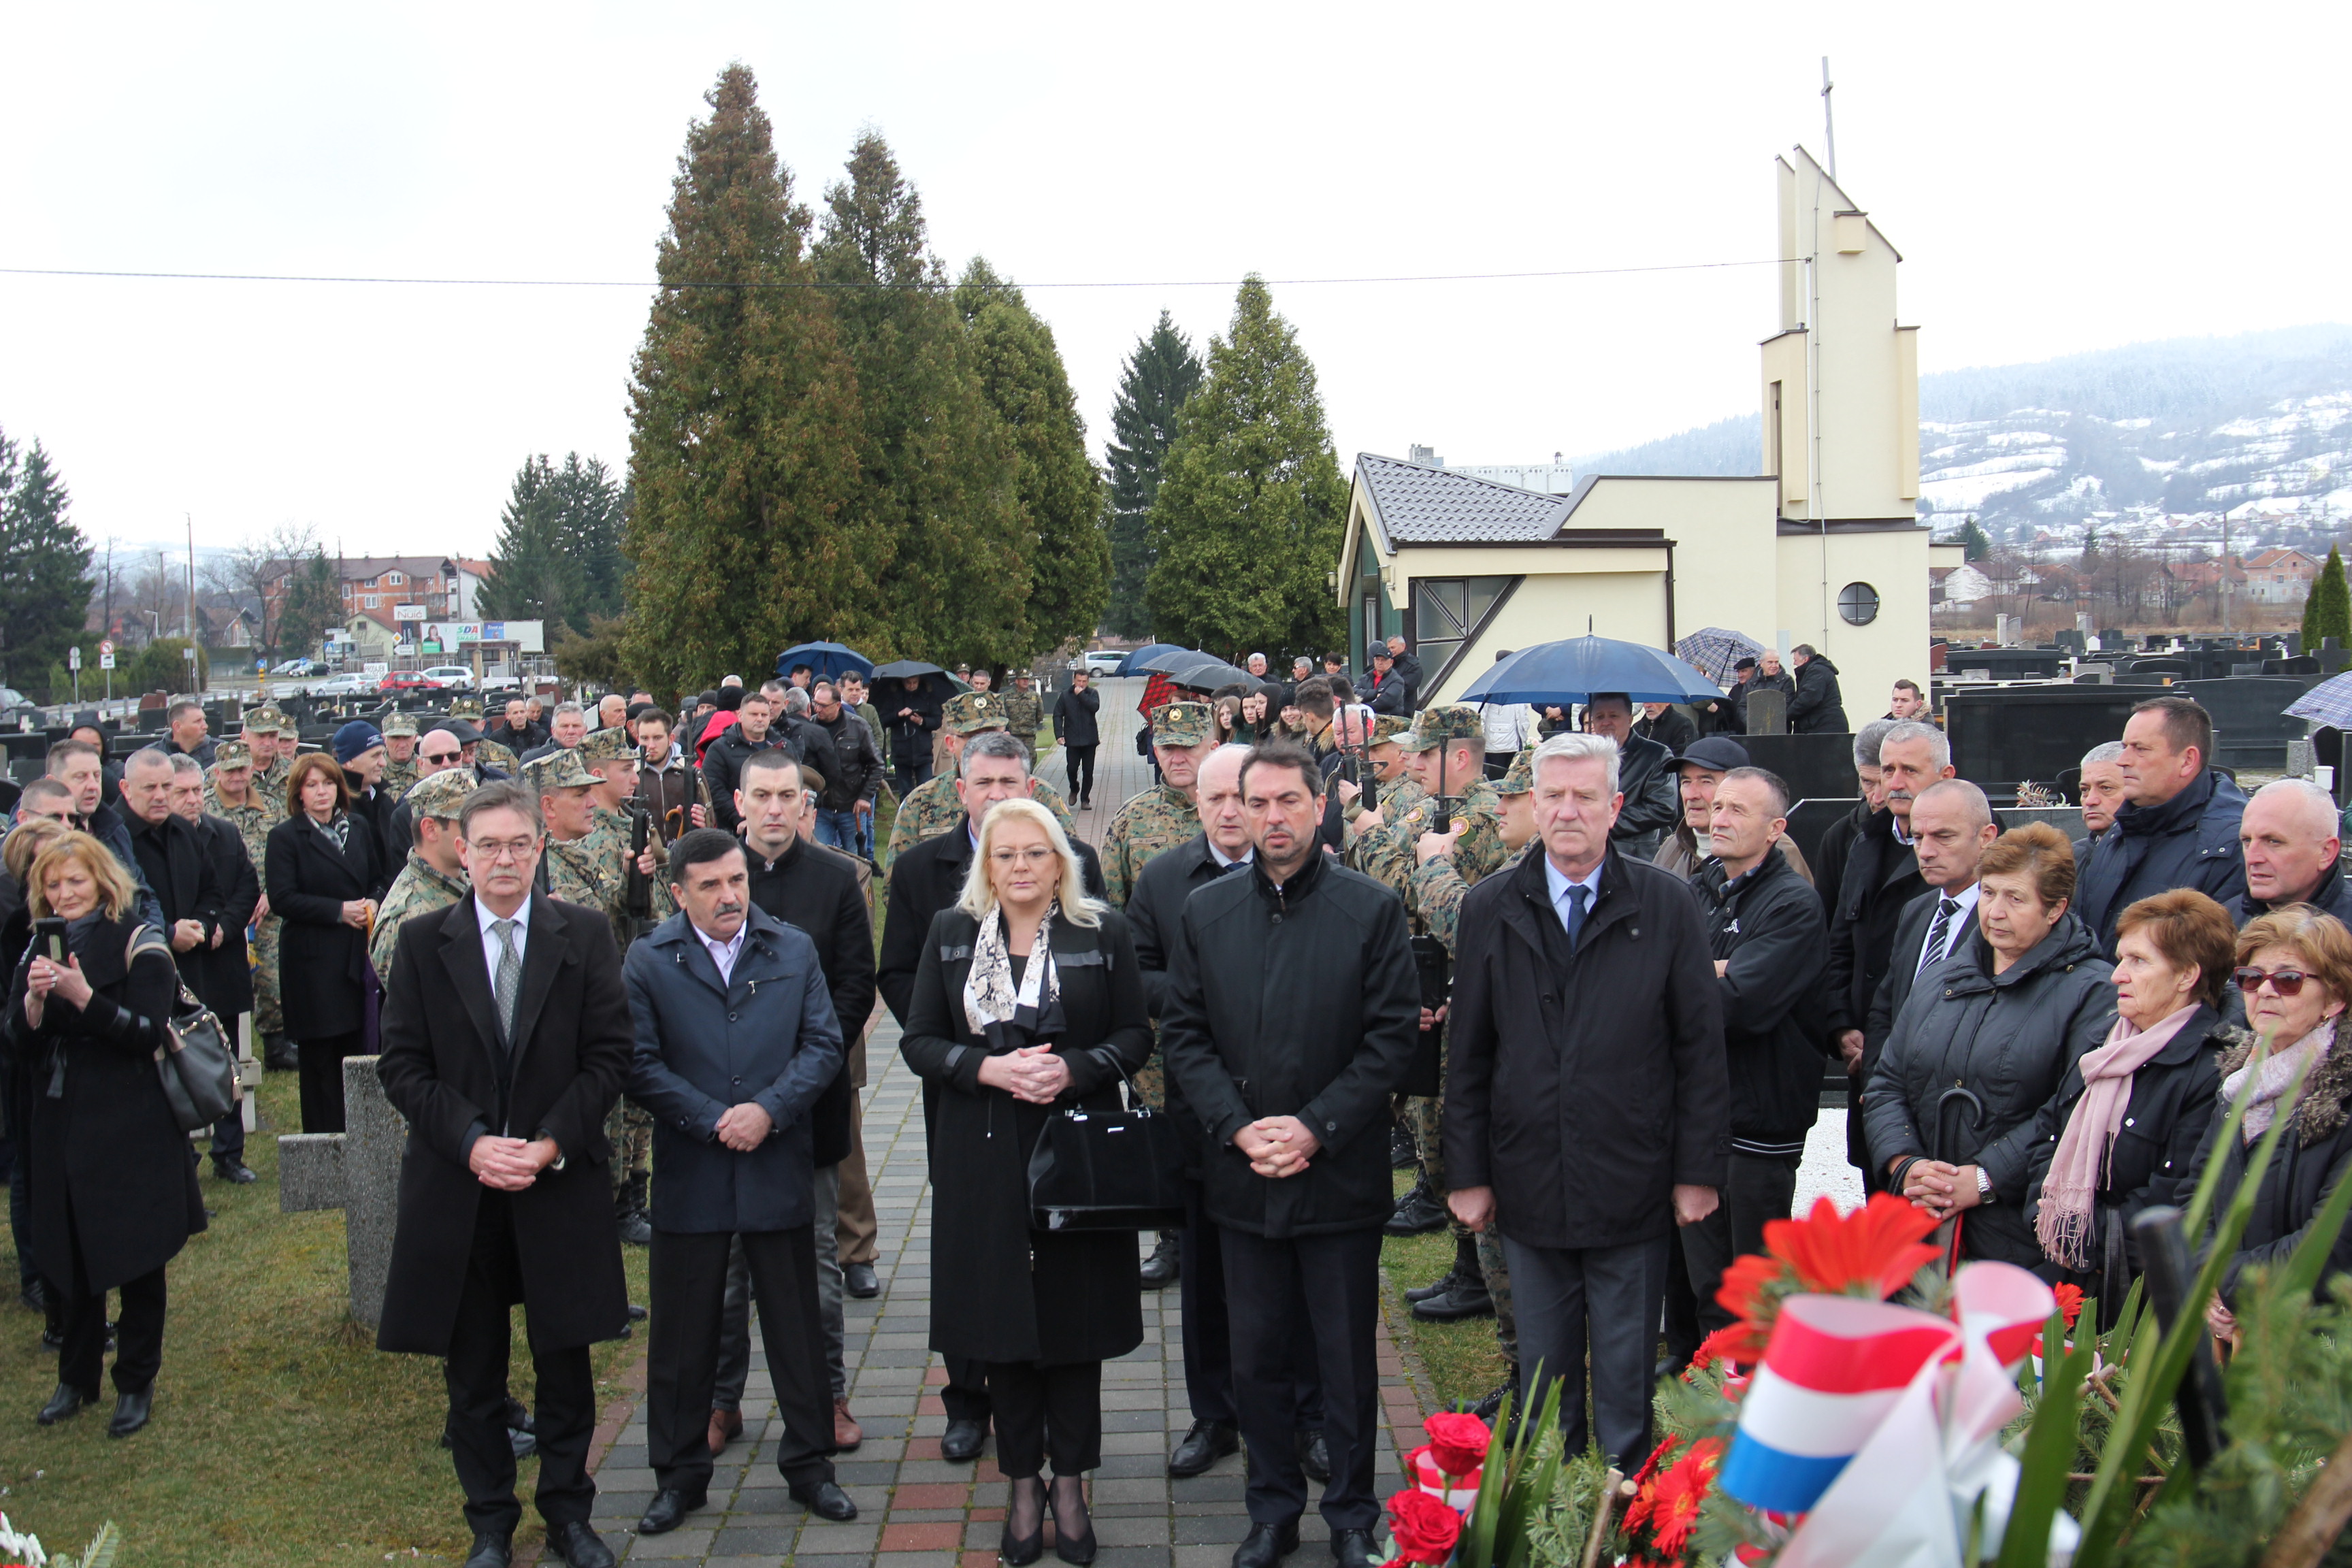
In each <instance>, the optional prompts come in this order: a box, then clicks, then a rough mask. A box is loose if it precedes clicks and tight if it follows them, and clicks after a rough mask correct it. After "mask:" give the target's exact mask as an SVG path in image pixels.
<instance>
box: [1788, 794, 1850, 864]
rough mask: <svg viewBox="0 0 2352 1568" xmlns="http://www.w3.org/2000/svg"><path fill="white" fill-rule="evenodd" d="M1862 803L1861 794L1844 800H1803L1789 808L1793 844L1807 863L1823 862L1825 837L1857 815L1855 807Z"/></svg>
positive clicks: (1789, 833) (1790, 833) (1790, 837)
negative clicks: (1834, 827)
mask: <svg viewBox="0 0 2352 1568" xmlns="http://www.w3.org/2000/svg"><path fill="white" fill-rule="evenodd" d="M1860 803H1861V797H1860V796H1859V795H1850V796H1848V797H1846V798H1845V799H1843V800H1839V799H1835V798H1822V799H1815V800H1799V801H1798V802H1797V804H1796V805H1792V806H1790V808H1789V827H1788V835H1789V842H1790V843H1791V844H1794V845H1795V846H1796V847H1797V853H1799V854H1800V855H1802V856H1803V857H1804V858H1805V864H1807V865H1808V866H1812V865H1817V864H1818V863H1819V861H1820V858H1821V850H1822V835H1823V834H1825V833H1827V832H1828V831H1829V830H1830V828H1831V827H1832V826H1833V825H1834V824H1836V823H1837V822H1838V821H1839V820H1840V819H1842V818H1843V817H1847V816H1853V808H1854V807H1855V806H1856V805H1859V804H1860Z"/></svg>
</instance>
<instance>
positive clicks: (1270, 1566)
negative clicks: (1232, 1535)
mask: <svg viewBox="0 0 2352 1568" xmlns="http://www.w3.org/2000/svg"><path fill="white" fill-rule="evenodd" d="M1297 1550H1298V1521H1297V1520H1295V1519H1294V1520H1292V1521H1290V1522H1289V1523H1288V1524H1286V1525H1283V1526H1281V1527H1280V1528H1278V1529H1277V1528H1276V1527H1275V1526H1274V1525H1271V1524H1253V1525H1251V1526H1250V1531H1249V1533H1248V1534H1247V1535H1244V1536H1243V1537H1242V1543H1241V1544H1240V1545H1239V1546H1236V1547H1234V1568H1274V1565H1275V1564H1276V1563H1279V1562H1281V1561H1282V1560H1283V1559H1284V1558H1286V1557H1287V1556H1289V1555H1290V1554H1291V1553H1292V1552H1296V1551H1297Z"/></svg>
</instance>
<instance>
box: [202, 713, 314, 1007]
mask: <svg viewBox="0 0 2352 1568" xmlns="http://www.w3.org/2000/svg"><path fill="white" fill-rule="evenodd" d="M245 735H246V742H247V745H248V746H249V747H250V748H251V750H252V752H253V790H254V793H255V794H256V795H260V796H261V797H262V798H263V799H264V800H265V801H266V802H268V805H269V806H270V808H271V809H272V810H274V811H276V812H277V813H278V816H280V817H283V816H285V815H286V781H287V780H288V779H289V778H290V777H291V776H293V773H294V753H295V752H296V751H297V750H299V748H300V746H301V744H302V739H301V736H300V735H299V734H298V733H297V732H296V731H295V729H294V726H293V724H292V723H290V722H289V721H288V720H287V717H286V715H285V714H284V713H282V712H280V711H279V710H278V709H277V708H275V707H268V708H256V709H254V710H252V711H251V712H249V713H247V715H246V716H245ZM213 761H214V763H215V766H217V765H218V763H219V761H220V759H219V758H218V757H217V756H215V758H214V759H213ZM260 864H261V862H260V861H258V860H257V861H255V862H254V865H255V866H257V867H258V866H259V865H260ZM254 1027H256V1028H259V1027H260V1024H259V1023H258V1022H257V1023H256V1024H255V1025H254Z"/></svg>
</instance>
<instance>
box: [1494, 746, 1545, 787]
mask: <svg viewBox="0 0 2352 1568" xmlns="http://www.w3.org/2000/svg"><path fill="white" fill-rule="evenodd" d="M1535 787H1536V749H1535V748H1534V747H1533V746H1529V747H1528V749H1527V750H1525V751H1523V752H1520V753H1519V754H1518V755H1517V756H1516V757H1513V758H1512V759H1511V765H1510V766H1509V767H1508V768H1507V769H1506V770H1504V773H1503V776H1502V777H1501V778H1498V779H1496V781H1495V793H1496V795H1533V794H1534V793H1535Z"/></svg>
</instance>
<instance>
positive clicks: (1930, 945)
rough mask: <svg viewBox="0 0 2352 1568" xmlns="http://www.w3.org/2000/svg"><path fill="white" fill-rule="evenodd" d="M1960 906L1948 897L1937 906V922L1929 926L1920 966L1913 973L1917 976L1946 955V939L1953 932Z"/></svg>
mask: <svg viewBox="0 0 2352 1568" xmlns="http://www.w3.org/2000/svg"><path fill="white" fill-rule="evenodd" d="M1959 912H1960V906H1959V905H1958V902H1956V901H1955V900H1950V899H1946V900H1942V901H1941V902H1940V903H1938V904H1937V906H1936V923H1935V924H1934V925H1931V926H1929V927H1928V928H1927V946H1925V947H1923V948H1921V949H1920V950H1919V967H1918V968H1917V969H1915V970H1913V971H1912V972H1911V973H1912V974H1913V975H1914V976H1915V977H1916V975H1918V974H1919V973H1921V971H1923V970H1925V969H1926V968H1927V966H1928V965H1929V964H1931V963H1935V962H1936V960H1937V959H1939V958H1941V957H1943V956H1944V940H1945V939H1946V938H1947V937H1948V936H1950V935H1951V933H1952V917H1953V916H1954V915H1956V914H1958V913H1959Z"/></svg>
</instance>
